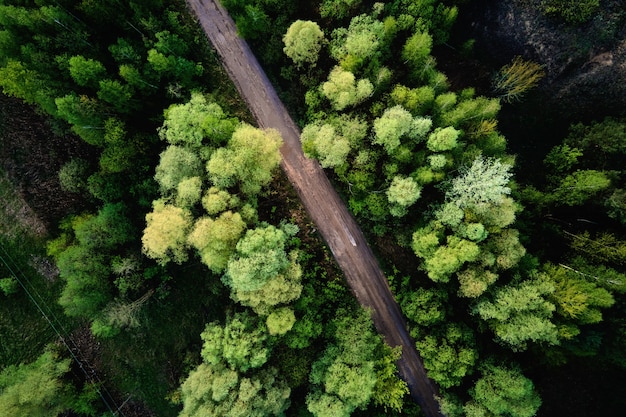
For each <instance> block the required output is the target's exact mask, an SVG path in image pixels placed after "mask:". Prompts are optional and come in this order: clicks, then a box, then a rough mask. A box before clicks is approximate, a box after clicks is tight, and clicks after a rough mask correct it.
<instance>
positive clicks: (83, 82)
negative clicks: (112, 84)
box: [68, 55, 106, 87]
mask: <svg viewBox="0 0 626 417" xmlns="http://www.w3.org/2000/svg"><path fill="white" fill-rule="evenodd" d="M68 64H69V70H70V75H71V76H72V78H73V79H74V81H76V84H78V85H80V86H83V87H87V86H90V87H95V86H96V85H98V81H100V79H102V77H103V76H104V74H106V69H105V68H104V65H102V63H101V62H99V61H96V60H93V59H91V58H85V57H83V56H80V55H77V56H73V57H71V58H70V59H69V61H68Z"/></svg>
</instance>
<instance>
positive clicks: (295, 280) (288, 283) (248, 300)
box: [231, 252, 302, 316]
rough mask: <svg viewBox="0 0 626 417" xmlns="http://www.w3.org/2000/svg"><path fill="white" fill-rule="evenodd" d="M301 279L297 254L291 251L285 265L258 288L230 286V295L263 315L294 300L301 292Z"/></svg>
mask: <svg viewBox="0 0 626 417" xmlns="http://www.w3.org/2000/svg"><path fill="white" fill-rule="evenodd" d="M301 279H302V269H301V268H300V265H299V264H298V262H297V254H296V253H295V252H292V253H291V254H290V256H289V264H288V265H287V267H286V268H284V269H283V270H282V271H281V272H279V273H278V274H277V275H275V276H273V277H271V278H269V279H268V280H267V281H265V283H264V284H263V286H261V287H260V288H259V289H256V290H250V291H246V290H244V289H241V288H235V287H232V288H231V289H232V291H231V297H232V298H233V299H234V300H235V301H237V302H239V303H241V304H243V305H245V306H248V307H251V308H252V309H253V310H254V312H255V313H257V314H259V315H263V316H264V315H267V314H271V312H272V311H273V310H274V309H275V307H276V306H279V305H286V304H290V303H292V302H294V301H296V300H297V299H298V298H299V297H300V294H301V293H302V284H301Z"/></svg>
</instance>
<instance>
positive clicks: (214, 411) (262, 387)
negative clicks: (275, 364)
mask: <svg viewBox="0 0 626 417" xmlns="http://www.w3.org/2000/svg"><path fill="white" fill-rule="evenodd" d="M290 394H291V390H290V389H289V387H288V386H287V384H286V383H285V381H284V380H283V379H281V378H280V377H279V375H278V371H277V370H276V369H274V368H266V369H263V370H261V371H259V372H255V373H253V374H252V375H242V374H239V373H238V372H236V371H234V370H232V369H230V368H228V367H226V366H225V365H224V364H218V365H212V364H207V363H203V364H200V366H198V367H197V368H196V369H195V370H193V371H191V373H190V374H189V376H188V377H187V379H186V380H185V382H183V384H182V386H181V395H182V401H183V410H182V412H181V413H180V417H204V416H250V417H265V416H281V415H283V412H284V411H285V410H286V409H287V407H289V404H290V402H289V396H290Z"/></svg>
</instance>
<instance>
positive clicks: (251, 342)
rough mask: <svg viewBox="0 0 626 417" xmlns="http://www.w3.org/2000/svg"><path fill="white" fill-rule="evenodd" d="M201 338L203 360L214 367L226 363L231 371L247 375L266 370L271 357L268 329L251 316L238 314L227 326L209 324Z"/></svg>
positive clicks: (229, 320) (227, 322) (228, 321)
mask: <svg viewBox="0 0 626 417" xmlns="http://www.w3.org/2000/svg"><path fill="white" fill-rule="evenodd" d="M200 336H201V337H202V340H203V342H204V343H203V346H202V353H201V354H202V358H203V359H204V361H205V362H206V363H210V364H212V365H218V364H219V363H221V362H223V361H225V362H226V363H227V364H228V365H229V367H230V368H231V369H234V370H236V371H240V372H246V371H247V370H248V369H251V368H259V367H261V366H263V364H265V362H267V359H268V357H269V353H270V350H269V348H268V347H267V346H266V343H265V342H266V339H267V331H266V329H265V326H264V325H263V324H262V323H261V322H260V321H259V320H257V319H256V318H255V317H254V316H251V315H248V314H235V315H234V316H232V317H229V318H228V319H227V320H226V324H225V325H224V326H221V325H220V324H219V323H211V324H208V325H207V326H206V328H205V329H204V331H203V332H202V334H201V335H200Z"/></svg>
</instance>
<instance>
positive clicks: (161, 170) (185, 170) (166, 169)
mask: <svg viewBox="0 0 626 417" xmlns="http://www.w3.org/2000/svg"><path fill="white" fill-rule="evenodd" d="M202 174H203V170H202V162H201V160H200V158H199V157H198V155H197V154H196V153H195V152H193V151H191V150H189V149H187V148H183V147H180V146H176V145H170V146H168V147H167V149H165V151H163V152H162V153H161V157H160V159H159V165H158V166H157V167H156V173H155V174H154V179H155V180H156V181H157V182H158V183H159V185H160V186H161V192H162V193H168V192H171V191H174V190H176V189H177V187H178V184H180V182H182V181H183V180H185V179H188V178H193V177H199V176H201V175H202Z"/></svg>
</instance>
